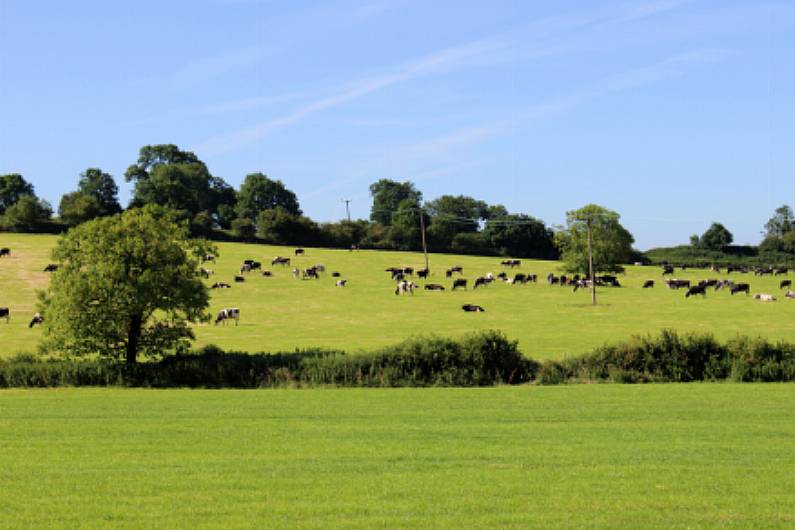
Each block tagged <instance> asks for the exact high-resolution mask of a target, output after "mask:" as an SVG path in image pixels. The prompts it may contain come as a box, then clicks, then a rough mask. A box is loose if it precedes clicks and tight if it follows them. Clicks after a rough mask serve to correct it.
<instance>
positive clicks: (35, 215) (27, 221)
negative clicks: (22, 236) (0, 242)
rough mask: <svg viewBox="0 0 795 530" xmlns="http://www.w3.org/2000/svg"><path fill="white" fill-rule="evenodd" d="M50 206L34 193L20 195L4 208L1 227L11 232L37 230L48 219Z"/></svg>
mask: <svg viewBox="0 0 795 530" xmlns="http://www.w3.org/2000/svg"><path fill="white" fill-rule="evenodd" d="M51 216H52V206H50V203H48V202H47V201H45V200H43V199H39V198H37V197H36V196H34V195H22V196H21V197H19V199H17V200H16V202H14V203H13V204H11V205H10V206H9V207H8V208H6V210H5V213H4V214H3V218H2V225H3V228H4V229H6V230H11V231H13V232H37V231H39V230H41V229H42V227H43V226H44V225H45V224H46V223H47V222H48V221H50V217H51Z"/></svg>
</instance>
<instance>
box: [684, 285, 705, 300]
mask: <svg viewBox="0 0 795 530" xmlns="http://www.w3.org/2000/svg"><path fill="white" fill-rule="evenodd" d="M697 294H700V295H701V296H703V297H704V298H706V297H707V286H706V285H694V286H693V287H691V288H690V289H688V290H687V292H686V293H685V298H690V297H691V296H695V295H697Z"/></svg>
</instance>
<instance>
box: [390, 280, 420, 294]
mask: <svg viewBox="0 0 795 530" xmlns="http://www.w3.org/2000/svg"><path fill="white" fill-rule="evenodd" d="M416 287H417V284H416V283H414V282H409V281H406V280H404V281H402V282H400V283H398V284H397V287H396V288H395V295H401V294H410V295H411V296H414V289H415V288H416Z"/></svg>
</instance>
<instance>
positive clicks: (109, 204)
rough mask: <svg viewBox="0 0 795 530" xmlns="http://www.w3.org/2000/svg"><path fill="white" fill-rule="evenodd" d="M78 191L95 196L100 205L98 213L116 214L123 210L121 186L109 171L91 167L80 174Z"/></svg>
mask: <svg viewBox="0 0 795 530" xmlns="http://www.w3.org/2000/svg"><path fill="white" fill-rule="evenodd" d="M77 191H79V192H80V193H82V194H83V195H86V196H88V197H93V198H94V199H95V200H96V202H97V204H98V205H99V214H98V215H116V214H117V213H120V212H121V205H120V204H119V187H118V186H117V185H116V182H115V181H114V180H113V177H112V176H111V175H110V174H109V173H105V172H104V171H102V170H101V169H99V168H95V167H91V168H88V169H86V170H85V171H84V172H83V173H81V174H80V181H79V182H78V183H77Z"/></svg>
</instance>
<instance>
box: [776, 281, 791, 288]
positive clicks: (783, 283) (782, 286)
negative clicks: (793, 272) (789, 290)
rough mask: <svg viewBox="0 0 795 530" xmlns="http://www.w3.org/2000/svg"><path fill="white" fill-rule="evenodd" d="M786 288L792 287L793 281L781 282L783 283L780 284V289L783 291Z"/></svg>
mask: <svg viewBox="0 0 795 530" xmlns="http://www.w3.org/2000/svg"><path fill="white" fill-rule="evenodd" d="M785 287H792V280H781V283H780V284H778V288H779V289H783V288H785Z"/></svg>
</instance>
